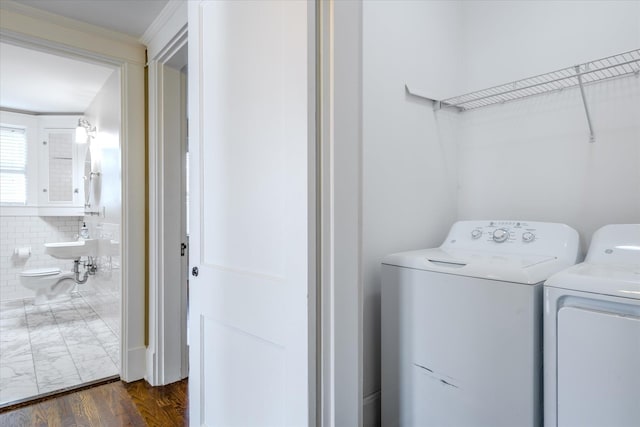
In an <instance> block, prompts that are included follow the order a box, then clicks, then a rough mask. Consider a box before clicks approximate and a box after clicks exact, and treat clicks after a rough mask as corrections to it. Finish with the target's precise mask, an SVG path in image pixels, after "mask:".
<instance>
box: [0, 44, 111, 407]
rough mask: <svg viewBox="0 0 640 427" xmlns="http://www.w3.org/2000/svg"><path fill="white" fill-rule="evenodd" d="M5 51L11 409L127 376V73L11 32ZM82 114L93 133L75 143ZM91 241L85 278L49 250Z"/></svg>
mask: <svg viewBox="0 0 640 427" xmlns="http://www.w3.org/2000/svg"><path fill="white" fill-rule="evenodd" d="M0 51H1V52H2V58H3V63H2V71H1V74H2V76H1V79H2V80H1V84H2V87H3V91H2V96H0V110H1V111H0V121H1V122H2V129H3V130H7V132H4V131H3V133H2V135H3V138H2V145H1V147H2V156H1V157H2V160H3V162H2V163H3V167H2V172H3V173H2V175H1V176H0V180H1V181H0V184H1V185H2V188H3V189H4V188H13V189H14V191H13V192H12V195H13V198H12V199H10V200H7V199H6V198H5V197H3V198H2V199H1V203H0V205H1V206H0V222H1V228H2V231H3V232H6V233H7V234H6V235H4V236H3V243H4V245H3V249H2V251H1V252H0V269H1V270H2V279H3V280H2V282H1V284H0V317H1V320H0V342H1V347H0V367H1V368H2V376H1V377H0V406H9V405H13V404H16V403H19V402H22V401H25V400H30V399H33V398H36V397H42V396H46V395H49V394H54V393H58V392H60V391H62V390H68V389H72V388H76V387H81V386H85V385H87V384H91V383H94V382H96V381H101V380H104V379H111V378H114V377H118V376H119V374H120V367H121V364H122V357H121V355H122V352H121V349H122V345H121V341H122V337H123V334H122V328H121V325H122V313H121V311H120V307H121V305H122V304H121V301H122V283H123V280H122V269H121V266H122V262H121V261H122V258H121V245H120V242H122V240H123V239H122V232H121V230H122V193H121V188H122V184H121V169H122V167H121V164H122V162H121V159H122V155H121V144H120V133H121V117H122V116H121V102H120V100H121V91H120V88H121V70H120V68H119V67H117V66H115V65H114V64H111V63H105V62H98V61H93V60H91V61H90V60H88V59H87V58H86V57H83V56H81V55H69V54H62V53H60V52H56V51H51V50H49V49H42V48H41V47H40V48H38V47H37V46H33V45H30V44H28V43H26V42H25V41H23V40H22V41H18V40H13V39H9V38H5V37H3V38H2V41H1V43H0ZM26 71H28V72H26ZM5 89H6V90H5ZM33 95H36V96H33ZM81 122H82V123H86V124H87V127H86V128H85V129H89V130H90V131H91V132H90V134H89V135H88V136H87V137H86V138H85V139H82V140H77V139H76V138H75V134H76V126H78V124H79V123H81ZM4 136H7V138H5V137H4ZM9 158H11V159H13V160H14V161H15V162H12V163H15V164H14V165H13V166H11V165H10V164H7V165H5V163H6V160H8V159H9ZM11 159H9V160H11ZM16 162H17V163H16ZM85 164H87V167H85ZM16 165H18V166H19V165H21V166H20V167H17V166H16ZM5 166H7V167H6V168H5ZM85 171H87V172H86V173H85ZM85 184H86V185H85ZM3 193H4V191H3ZM81 241H84V242H85V243H86V245H85V246H87V252H86V253H85V252H83V253H82V254H81V256H80V258H79V262H78V263H77V266H78V268H77V270H78V274H74V271H73V270H74V268H75V265H76V263H75V262H74V260H73V258H71V257H61V256H60V254H51V253H49V252H48V249H46V248H45V244H47V243H57V244H60V243H61V242H73V243H76V242H81ZM88 242H91V249H89V246H90V245H89V243H88ZM9 246H11V248H9ZM14 248H19V249H20V250H19V251H17V250H16V249H14ZM49 280H51V281H50V282H49ZM47 283H49V285H48V284H47Z"/></svg>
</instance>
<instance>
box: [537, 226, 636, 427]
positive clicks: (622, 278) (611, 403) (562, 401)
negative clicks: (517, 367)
mask: <svg viewBox="0 0 640 427" xmlns="http://www.w3.org/2000/svg"><path fill="white" fill-rule="evenodd" d="M544 334H545V335H544V425H545V426H546V427H556V426H561V427H573V426H580V427H589V426H598V427H601V426H615V427H632V426H633V427H638V426H640V224H630V225H629V224H627V225H608V226H605V227H603V228H601V229H599V230H598V231H597V232H596V233H595V234H594V235H593V239H592V241H591V245H590V247H589V253H588V254H587V258H586V260H585V262H584V263H581V264H578V265H575V266H573V267H571V268H569V269H568V270H566V271H563V272H561V273H558V274H556V275H554V276H552V277H551V278H550V279H549V280H548V281H547V282H546V283H545V286H544Z"/></svg>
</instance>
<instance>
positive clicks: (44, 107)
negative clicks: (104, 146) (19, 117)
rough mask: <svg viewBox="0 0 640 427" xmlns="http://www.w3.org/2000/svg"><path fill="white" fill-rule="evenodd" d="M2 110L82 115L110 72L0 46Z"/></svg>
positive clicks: (79, 62)
mask: <svg viewBox="0 0 640 427" xmlns="http://www.w3.org/2000/svg"><path fill="white" fill-rule="evenodd" d="M0 58H2V61H0V107H2V108H7V109H12V110H22V111H29V112H34V113H83V112H84V111H85V110H86V109H87V107H88V106H89V104H90V103H91V101H92V100H93V99H94V98H95V96H96V94H97V93H98V92H99V91H100V89H101V88H102V86H103V85H104V83H105V82H106V80H107V78H109V76H110V75H111V73H113V72H114V69H113V68H108V67H104V66H100V65H96V64H90V63H87V62H81V61H77V60H73V59H69V58H64V57H61V56H56V55H50V54H48V53H44V52H40V51H35V50H30V49H25V48H22V47H18V46H14V45H10V44H6V43H0Z"/></svg>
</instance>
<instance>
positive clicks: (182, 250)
mask: <svg viewBox="0 0 640 427" xmlns="http://www.w3.org/2000/svg"><path fill="white" fill-rule="evenodd" d="M185 249H187V245H186V244H185V243H180V256H184V251H185Z"/></svg>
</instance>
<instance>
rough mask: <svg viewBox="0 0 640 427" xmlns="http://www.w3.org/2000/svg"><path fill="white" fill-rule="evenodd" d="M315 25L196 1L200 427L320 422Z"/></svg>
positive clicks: (192, 59)
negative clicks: (314, 402) (313, 388)
mask: <svg viewBox="0 0 640 427" xmlns="http://www.w3.org/2000/svg"><path fill="white" fill-rule="evenodd" d="M312 13H313V3H309V4H308V3H307V2H305V1H287V0H285V1H264V0H260V1H211V2H209V1H192V2H189V130H190V132H189V135H190V136H189V141H190V147H189V152H190V156H191V162H190V168H191V175H190V176H191V180H190V185H191V194H190V197H191V202H190V219H191V221H190V235H191V248H190V249H191V251H190V267H192V268H197V269H198V275H197V277H194V276H191V279H190V297H189V299H190V305H189V310H190V314H189V337H190V338H189V342H190V350H189V354H190V360H189V366H190V374H189V407H190V414H189V417H190V422H191V424H192V425H209V426H252V425H256V426H287V425H290V426H301V425H307V424H308V423H309V420H310V418H309V417H310V416H311V415H310V408H311V409H313V406H311V407H310V401H311V400H310V397H311V396H310V392H309V388H310V387H309V385H310V384H313V382H312V381H313V376H311V377H310V372H312V371H313V370H314V369H313V368H312V365H313V359H312V362H311V363H310V362H309V358H310V357H313V351H311V352H310V351H309V348H310V347H309V346H310V345H312V343H313V340H314V339H315V338H314V337H313V336H312V334H311V335H310V333H309V324H310V323H309V312H310V311H309V310H312V309H313V307H312V304H309V303H308V294H311V295H312V294H313V292H314V291H313V289H314V288H313V281H312V279H310V277H312V275H311V274H310V272H311V271H312V269H313V263H312V262H311V261H310V260H313V257H314V249H313V245H314V244H315V243H314V242H313V239H312V238H310V236H311V235H312V234H311V233H312V231H313V230H314V229H315V224H314V223H313V221H312V220H311V219H310V218H312V216H313V212H314V210H315V207H314V200H315V195H314V193H313V190H310V188H311V189H313V185H312V183H313V178H312V177H313V176H314V171H313V168H312V167H311V166H310V165H313V164H314V152H315V151H314V148H313V147H314V146H315V145H314V141H313V138H312V137H310V135H313V134H314V132H313V114H312V112H313V110H314V108H313V95H312V94H313V87H314V82H313V80H310V77H309V76H313V75H314V74H313V71H314V69H315V65H314V64H313V61H314V60H313V55H309V53H310V52H313V46H314V42H313V40H312V38H313V37H312V36H310V34H311V35H312V34H313V33H312V32H310V26H309V24H308V14H312ZM311 16H312V15H311ZM310 22H313V21H310ZM310 378H311V379H310Z"/></svg>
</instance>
